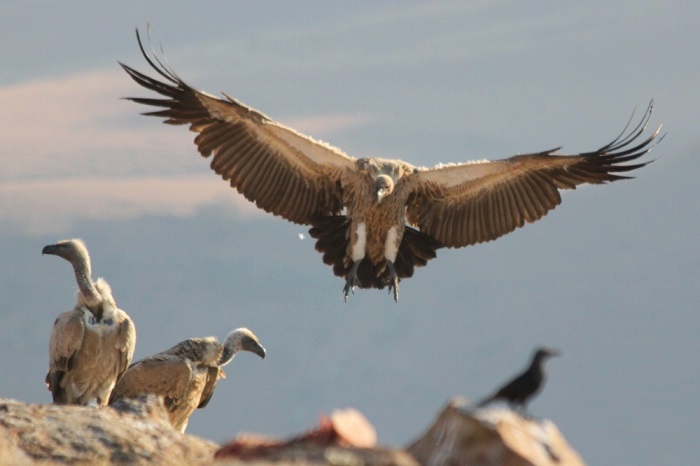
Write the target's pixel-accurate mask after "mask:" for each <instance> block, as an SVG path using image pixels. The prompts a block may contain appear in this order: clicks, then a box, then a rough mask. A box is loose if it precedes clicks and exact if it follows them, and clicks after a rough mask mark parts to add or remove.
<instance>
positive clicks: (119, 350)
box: [42, 239, 136, 406]
mask: <svg viewBox="0 0 700 466" xmlns="http://www.w3.org/2000/svg"><path fill="white" fill-rule="evenodd" d="M42 254H53V255H55V256H59V257H62V258H64V259H65V260H67V261H68V262H70V263H71V265H73V270H74V271H75V279H76V281H77V282H78V303H77V304H76V305H75V309H73V310H72V311H68V312H64V313H63V314H61V315H59V316H58V318H57V319H56V322H55V323H54V325H53V331H52V332H51V342H50V344H49V372H48V374H46V385H47V386H48V388H49V390H50V391H51V394H52V396H53V401H54V403H57V404H77V405H88V404H89V405H94V406H105V405H106V404H107V401H108V400H109V395H110V393H111V392H112V389H113V388H114V384H115V383H116V382H117V380H119V378H120V377H121V376H122V374H123V373H124V371H125V370H126V368H127V367H129V363H130V362H131V358H132V357H133V356H134V347H135V345H136V329H135V328H134V323H133V322H132V321H131V319H130V318H129V316H128V315H127V314H126V312H124V311H122V310H121V309H118V308H117V305H116V303H115V302H114V298H112V290H111V289H110V287H109V285H108V284H107V282H106V281H105V280H104V279H102V278H98V279H97V282H93V281H92V278H91V270H90V256H89V255H88V251H87V248H86V247H85V244H84V243H83V242H82V241H81V240H79V239H71V240H65V241H59V242H58V243H56V244H51V245H49V246H46V247H44V249H43V251H42Z"/></svg>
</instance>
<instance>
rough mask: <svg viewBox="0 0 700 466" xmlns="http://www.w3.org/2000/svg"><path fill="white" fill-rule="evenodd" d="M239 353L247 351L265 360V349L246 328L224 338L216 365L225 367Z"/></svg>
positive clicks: (238, 329)
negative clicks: (222, 347)
mask: <svg viewBox="0 0 700 466" xmlns="http://www.w3.org/2000/svg"><path fill="white" fill-rule="evenodd" d="M239 351H249V352H251V353H254V354H257V355H258V356H260V357H261V358H263V359H265V348H263V346H262V345H261V344H260V342H259V341H258V337H256V336H255V334H254V333H253V332H251V331H250V330H248V329H247V328H237V329H236V330H234V331H233V332H231V333H229V334H228V335H227V336H226V340H224V349H223V351H222V352H221V357H220V358H219V364H218V365H219V366H225V365H226V364H228V363H229V362H231V360H232V359H233V357H234V356H235V355H236V353H238V352H239Z"/></svg>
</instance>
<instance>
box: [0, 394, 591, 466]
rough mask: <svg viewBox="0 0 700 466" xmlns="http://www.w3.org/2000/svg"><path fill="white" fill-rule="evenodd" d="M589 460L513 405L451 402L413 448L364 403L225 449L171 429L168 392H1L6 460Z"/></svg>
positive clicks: (397, 463) (371, 464) (369, 463)
mask: <svg viewBox="0 0 700 466" xmlns="http://www.w3.org/2000/svg"><path fill="white" fill-rule="evenodd" d="M50 464H51V465H53V464H75V465H88V464H89V465H98V466H99V465H107V464H129V465H132V464H133V465H175V466H177V465H193V466H199V465H211V466H227V465H229V466H233V465H256V466H260V465H291V464H294V465H298V466H303V465H358V466H359V465H363V466H385V465H386V466H417V465H419V464H423V465H426V466H428V465H429V466H432V465H440V466H449V465H480V466H491V465H499V466H521V465H529V466H531V465H537V466H540V465H547V466H554V465H556V466H569V465H575V466H580V465H583V462H582V461H581V459H580V458H579V456H578V455H577V454H576V452H575V451H573V450H572V449H571V448H570V447H569V446H568V445H567V443H566V441H565V440H564V439H563V437H562V436H561V434H560V433H559V431H558V430H557V428H556V426H554V424H553V423H551V422H550V421H534V420H530V419H524V418H522V417H521V416H519V415H518V414H516V413H514V412H512V411H509V410H506V409H479V410H473V411H470V410H467V409H465V408H464V407H462V406H460V405H459V404H458V403H455V402H452V403H450V404H448V405H447V406H446V407H445V408H444V409H443V411H442V412H441V413H440V414H439V415H438V417H437V419H436V421H435V422H434V423H433V425H432V426H430V427H429V428H428V430H427V431H426V433H425V434H424V435H423V436H421V438H419V439H418V440H416V441H415V442H414V443H413V444H412V445H411V446H410V447H409V448H408V449H405V450H404V449H391V448H383V447H380V446H377V444H376V432H375V431H374V427H373V426H372V425H371V424H370V423H369V421H367V419H366V418H365V417H364V416H363V415H362V414H360V413H359V412H357V411H355V410H352V409H350V410H342V411H336V412H333V413H331V414H330V415H328V416H323V417H321V420H320V422H319V425H318V426H317V427H315V428H313V429H311V430H309V431H307V432H304V433H302V434H300V435H297V436H293V437H291V438H288V439H285V440H278V439H270V438H266V437H262V436H258V435H252V434H247V435H241V436H239V437H238V438H237V439H236V440H235V441H234V442H232V443H229V444H227V445H224V446H223V447H221V448H220V447H219V446H218V445H216V444H215V443H213V442H209V441H207V440H204V439H201V438H198V437H195V436H192V435H187V434H182V433H180V432H179V431H176V430H174V429H172V428H171V427H170V424H169V422H168V418H167V414H166V412H165V410H164V408H163V404H162V402H161V400H160V399H159V398H157V397H154V396H149V397H143V398H140V399H138V400H124V401H122V402H120V403H119V404H117V405H116V406H114V407H106V408H87V407H80V406H57V405H52V404H47V405H31V404H25V403H21V402H19V401H15V400H8V399H0V465H18V466H24V465H27V466H37V465H41V466H43V465H50Z"/></svg>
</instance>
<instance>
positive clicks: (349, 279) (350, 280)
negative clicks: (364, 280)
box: [343, 261, 360, 303]
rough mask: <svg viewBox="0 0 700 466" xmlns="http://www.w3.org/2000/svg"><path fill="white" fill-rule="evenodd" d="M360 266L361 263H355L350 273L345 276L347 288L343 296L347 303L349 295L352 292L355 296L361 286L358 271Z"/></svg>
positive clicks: (344, 289)
mask: <svg viewBox="0 0 700 466" xmlns="http://www.w3.org/2000/svg"><path fill="white" fill-rule="evenodd" d="M359 266H360V262H359V261H358V262H355V263H353V264H352V268H351V269H350V272H348V274H347V275H346V276H345V287H344V288H343V296H344V298H345V302H346V303H347V302H348V295H349V294H350V293H351V292H352V294H355V288H356V287H357V286H359V285H360V280H358V278H357V269H358V267H359Z"/></svg>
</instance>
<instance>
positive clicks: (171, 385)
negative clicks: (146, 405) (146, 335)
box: [109, 328, 265, 432]
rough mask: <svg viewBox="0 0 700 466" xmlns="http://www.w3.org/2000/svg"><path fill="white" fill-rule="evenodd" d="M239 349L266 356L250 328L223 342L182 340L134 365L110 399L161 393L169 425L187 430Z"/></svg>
mask: <svg viewBox="0 0 700 466" xmlns="http://www.w3.org/2000/svg"><path fill="white" fill-rule="evenodd" d="M239 351H250V352H251V353H255V354H257V355H258V356H260V357H261V358H265V348H263V347H262V345H261V344H260V342H259V341H258V338H257V337H256V336H255V335H254V334H253V332H251V331H250V330H248V329H247V328H239V329H236V330H234V331H232V332H231V333H229V334H228V336H227V337H226V340H225V341H224V343H223V344H221V343H219V342H218V341H217V340H216V338H215V337H206V338H190V339H189V340H185V341H182V342H180V343H178V344H177V345H175V346H173V347H172V348H170V349H169V350H167V351H163V352H162V353H158V354H155V355H153V356H149V357H147V358H145V359H142V360H140V361H138V362H135V363H134V364H132V365H131V367H129V369H128V370H127V371H126V373H125V374H124V377H122V378H121V379H120V380H119V383H117V386H116V387H114V391H112V397H111V399H110V400H109V402H110V404H111V403H112V402H114V401H117V400H120V399H122V398H136V397H138V396H140V395H146V394H154V395H158V396H160V397H162V398H163V402H164V404H165V408H166V409H167V410H168V415H169V417H170V424H171V425H172V426H173V428H175V429H178V430H179V431H181V432H184V431H185V428H187V421H188V420H189V417H190V415H191V414H192V413H193V412H194V410H195V409H197V408H204V407H205V406H206V405H207V403H209V400H210V399H211V396H212V395H213V394H214V388H216V383H217V382H218V380H219V378H225V377H226V374H225V373H224V370H223V369H222V367H223V366H225V365H226V364H228V363H229V362H231V360H232V359H233V357H234V356H235V355H236V353H238V352H239Z"/></svg>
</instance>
